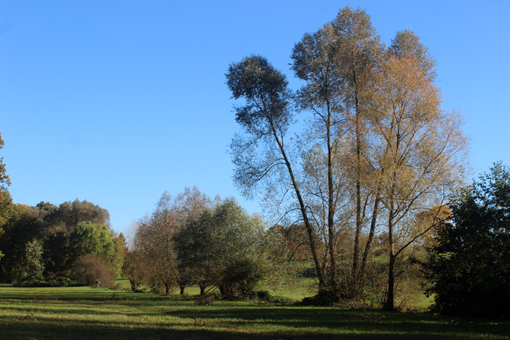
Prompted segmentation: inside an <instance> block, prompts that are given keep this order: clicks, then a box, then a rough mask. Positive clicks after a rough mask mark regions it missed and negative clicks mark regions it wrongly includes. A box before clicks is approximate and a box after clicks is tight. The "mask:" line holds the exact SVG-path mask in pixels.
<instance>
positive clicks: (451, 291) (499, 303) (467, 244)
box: [427, 163, 510, 318]
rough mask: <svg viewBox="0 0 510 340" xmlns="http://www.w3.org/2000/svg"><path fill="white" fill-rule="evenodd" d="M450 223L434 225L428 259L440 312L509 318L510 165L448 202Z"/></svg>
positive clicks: (493, 170) (499, 166) (499, 165)
mask: <svg viewBox="0 0 510 340" xmlns="http://www.w3.org/2000/svg"><path fill="white" fill-rule="evenodd" d="M451 209H452V213H453V223H443V224H442V225H441V226H440V227H439V228H437V230H436V239H435V241H436V245H435V246H434V247H433V248H432V249H431V250H430V264H429V265H428V267H427V268H428V269H429V274H430V280H431V282H432V287H431V288H430V289H429V290H428V292H429V293H430V294H433V296H434V301H435V304H434V308H435V309H436V310H437V311H438V312H440V313H441V314H450V315H463V316H478V317H505V318H510V309H509V308H508V306H509V305H510V168H508V166H505V165H503V164H502V163H496V164H494V166H493V167H492V168H491V169H490V171H489V173H486V174H483V175H481V176H480V177H479V178H478V180H477V181H474V182H473V184H472V185H470V186H469V187H467V188H465V189H464V190H462V191H461V192H460V194H459V195H458V196H457V197H456V198H455V199H454V200H453V201H452V202H451Z"/></svg>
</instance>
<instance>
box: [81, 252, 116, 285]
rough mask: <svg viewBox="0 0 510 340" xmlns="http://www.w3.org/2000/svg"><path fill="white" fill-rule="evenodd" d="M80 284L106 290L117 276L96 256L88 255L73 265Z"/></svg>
mask: <svg viewBox="0 0 510 340" xmlns="http://www.w3.org/2000/svg"><path fill="white" fill-rule="evenodd" d="M73 270H74V273H75V274H76V276H77V278H78V282H79V283H80V284H83V285H87V286H98V287H103V288H106V287H108V286H109V285H110V283H111V282H112V281H113V280H114V279H115V275H114V274H113V273H112V272H111V271H110V270H109V269H108V267H107V265H106V263H105V261H104V260H103V259H101V258H99V257H97V256H96V255H86V256H84V257H82V258H80V259H79V260H77V261H76V262H75V263H74V265H73Z"/></svg>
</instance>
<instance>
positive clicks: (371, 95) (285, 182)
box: [227, 7, 466, 308]
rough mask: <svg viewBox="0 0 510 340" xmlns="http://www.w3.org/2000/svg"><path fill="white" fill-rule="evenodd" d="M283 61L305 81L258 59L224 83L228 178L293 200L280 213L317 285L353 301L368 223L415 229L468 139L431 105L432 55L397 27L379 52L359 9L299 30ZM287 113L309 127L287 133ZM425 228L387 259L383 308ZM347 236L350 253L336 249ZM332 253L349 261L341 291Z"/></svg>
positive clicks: (368, 240)
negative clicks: (304, 250) (401, 259)
mask: <svg viewBox="0 0 510 340" xmlns="http://www.w3.org/2000/svg"><path fill="white" fill-rule="evenodd" d="M292 59H293V64H292V70H293V71H294V72H295V74H296V76H297V77H298V78H300V79H301V80H303V81H305V82H306V84H305V86H303V87H302V88H301V89H300V90H299V91H298V92H297V94H295V95H294V94H292V92H291V91H290V90H289V89H288V82H287V80H286V78H285V76H284V75H283V74H282V73H281V72H279V71H277V70H276V69H275V68H273V67H272V66H271V65H270V64H269V62H268V61H267V60H266V59H265V58H263V57H260V56H251V57H247V58H244V59H243V60H242V61H241V62H239V63H234V64H232V65H231V66H230V68H229V72H228V73H227V85H228V87H229V89H230V90H231V91H232V94H233V97H234V99H244V103H243V104H242V105H241V106H238V107H236V108H235V112H236V121H237V122H238V123H239V124H240V125H241V126H242V127H243V129H244V134H243V135H236V136H235V138H234V140H233V142H232V144H231V150H232V155H233V161H234V164H235V165H236V168H235V176H234V180H235V182H236V184H237V185H238V186H239V187H240V188H241V189H242V190H243V193H244V194H245V195H247V196H252V194H253V192H254V191H255V190H256V189H260V188H261V187H262V188H263V190H264V191H265V193H266V198H270V199H271V201H272V202H276V204H274V205H273V207H274V209H275V210H278V209H279V208H280V207H282V206H284V203H283V202H294V204H293V205H292V204H291V205H290V208H288V209H285V210H284V211H283V212H282V213H281V215H286V216H289V215H293V214H294V213H295V212H299V217H297V216H296V218H297V219H298V220H299V221H294V223H295V224H303V225H304V226H305V229H306V231H307V235H308V240H309V245H310V250H311V254H312V258H313V261H314V264H315V269H316V272H317V276H318V280H319V292H321V291H325V290H334V291H336V292H338V290H340V289H341V290H343V294H342V295H343V296H344V297H347V298H360V297H362V291H363V282H364V275H365V271H366V268H367V263H368V262H369V257H370V254H372V253H373V252H372V250H371V249H372V246H371V245H372V242H373V239H374V237H375V235H376V233H377V232H378V231H377V230H376V227H377V226H378V225H380V224H381V221H384V223H385V225H386V226H388V228H389V234H392V233H393V231H394V230H395V229H394V228H395V227H396V226H398V228H399V230H404V229H405V228H413V227H412V224H413V221H416V218H415V216H414V215H413V214H416V213H419V212H420V211H421V212H423V211H430V209H432V208H434V207H440V206H441V202H439V201H438V200H435V199H433V198H435V197H440V196H441V192H440V189H441V188H445V186H446V184H447V183H453V182H455V181H456V180H457V176H456V175H457V173H456V170H457V169H458V166H459V165H460V164H462V154H463V151H464V150H465V145H466V140H465V138H464V137H463V135H462V132H461V131H460V127H459V126H461V124H460V123H461V122H460V120H459V117H458V116H457V115H456V114H455V113H448V112H443V111H441V110H440V94H439V91H438V90H437V88H436V87H435V85H434V80H435V77H436V72H435V70H434V66H435V61H434V60H433V59H432V58H431V56H430V55H429V53H428V51H427V48H426V47H425V46H423V45H422V44H421V43H420V41H419V39H418V37H417V36H416V35H415V34H414V33H413V32H411V31H410V30H404V31H401V32H398V33H397V36H396V38H395V39H394V40H393V42H392V45H391V46H390V47H389V48H385V47H384V46H383V45H382V44H381V43H380V39H379V36H378V35H377V32H376V30H375V29H374V28H373V27H372V24H371V22H370V17H369V16H368V14H367V13H366V12H365V11H363V10H360V9H357V10H352V9H351V8H350V7H346V8H344V9H341V10H340V12H339V14H338V15H337V17H336V18H335V19H334V20H333V21H331V22H329V23H327V24H326V25H324V26H323V27H322V28H320V29H319V30H318V31H317V32H315V33H313V34H305V35H304V37H303V39H302V40H301V41H300V42H299V43H297V44H296V45H295V47H294V50H293V53H292ZM295 111H300V112H304V113H308V114H309V115H308V116H306V118H305V120H306V121H307V122H308V123H309V124H308V128H307V129H306V130H304V131H298V132H297V133H296V134H295V135H294V136H295V137H294V136H293V137H294V138H289V137H288V136H287V135H288V132H289V130H293V129H295V126H292V127H291V124H292V123H293V119H294V115H293V113H294V112H295ZM403 131H406V134H405V135H403V134H402V133H403ZM293 132H296V131H293ZM296 140H297V143H296ZM296 150H297V152H294V151H296ZM391 176H393V177H391ZM445 191H448V190H445ZM404 192H406V194H404ZM434 195H436V196H434ZM287 207H289V205H287ZM293 216H295V215H293ZM429 227H430V226H429ZM415 229H416V228H415ZM426 229H427V230H429V229H430V228H426ZM422 232H423V233H422ZM425 233H426V230H425V231H423V230H422V231H421V232H419V233H418V234H415V235H414V236H413V237H412V238H411V239H409V240H408V242H410V243H408V242H404V243H403V248H401V249H399V250H397V251H394V252H392V253H391V254H390V259H391V261H390V266H389V279H388V280H389V281H388V285H389V288H390V290H389V291H390V292H389V293H388V294H389V295H388V297H387V301H388V306H389V308H393V305H392V303H393V302H392V301H393V291H394V287H393V284H394V278H393V277H392V275H393V274H392V273H393V270H394V265H395V263H394V260H395V257H397V256H399V255H401V254H403V252H404V250H405V249H407V248H408V247H409V245H411V244H413V242H414V241H416V240H417V239H418V238H419V237H420V236H422V235H424V234H425ZM404 234H406V233H404ZM411 234H412V233H411ZM407 235H410V234H409V233H407ZM416 236H417V238H414V237H416ZM351 238H352V244H351V245H350V249H352V251H351V252H348V251H345V250H342V249H339V248H340V247H339V245H340V244H344V245H345V243H346V242H345V241H346V240H347V241H349V240H350V239H351ZM389 242H390V243H391V242H393V241H391V240H390V241H389ZM390 248H394V243H392V245H391V247H390ZM341 251H343V252H344V254H346V255H348V256H350V257H351V258H352V266H351V270H350V275H347V276H350V277H349V280H348V281H349V283H348V285H346V286H343V287H340V286H339V284H338V283H339V277H338V276H339V275H338V268H339V263H337V260H336V258H337V257H338V256H339V255H340V253H341Z"/></svg>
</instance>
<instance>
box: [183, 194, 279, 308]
mask: <svg viewBox="0 0 510 340" xmlns="http://www.w3.org/2000/svg"><path fill="white" fill-rule="evenodd" d="M174 240H175V243H176V250H177V253H178V259H179V262H180V266H181V267H183V268H187V269H188V270H189V271H190V272H191V273H193V275H194V280H195V281H196V282H199V283H207V284H212V285H214V286H216V287H218V289H219V290H220V292H221V294H222V296H223V297H228V298H231V297H234V296H243V295H247V294H250V292H252V291H253V290H254V288H255V287H256V286H257V285H258V284H261V283H262V282H263V281H264V280H265V281H266V282H269V281H271V278H276V277H277V276H278V275H279V277H280V278H281V277H282V276H284V275H283V274H284V270H283V269H282V266H283V264H284V262H285V259H286V255H287V253H286V246H285V243H284V240H283V238H282V237H281V235H280V233H277V232H274V233H271V232H266V231H265V230H264V224H263V223H262V221H261V220H260V218H259V217H257V216H250V215H248V214H247V213H246V211H244V210H243V209H242V208H241V207H240V206H239V205H238V204H237V203H236V202H235V200H233V199H227V200H225V201H223V202H222V203H221V204H219V205H218V206H217V207H216V208H215V209H214V210H212V209H208V210H205V212H204V213H203V215H202V217H201V218H200V220H199V221H197V222H194V223H190V224H188V225H187V226H186V227H185V228H184V229H183V230H182V231H181V232H180V233H179V234H177V235H176V237H175V238H174Z"/></svg>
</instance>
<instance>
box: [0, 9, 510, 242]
mask: <svg viewBox="0 0 510 340" xmlns="http://www.w3.org/2000/svg"><path fill="white" fill-rule="evenodd" d="M347 5H351V6H352V7H354V8H357V7H360V8H363V9H365V10H366V11H367V13H368V14H369V15H370V16H371V18H372V23H373V25H374V27H375V28H376V29H377V30H378V32H379V34H380V36H381V39H382V41H384V42H385V43H386V44H389V43H390V41H391V39H392V38H393V37H394V36H395V33H396V32H397V31H400V30H403V29H406V28H409V29H411V30H413V31H414V32H415V33H416V34H417V35H418V36H419V37H420V38H421V40H422V42H423V43H424V44H425V45H426V46H428V47H429V51H430V53H431V54H432V55H433V56H434V57H435V59H436V60H437V71H438V73H439V78H440V81H439V82H438V85H439V87H440V88H441V89H442V92H443V108H445V109H453V110H459V111H460V112H461V113H462V114H463V116H464V117H465V120H466V125H465V127H464V131H465V132H466V134H467V135H469V136H470V137H471V154H470V165H471V168H472V170H473V174H474V175H477V174H478V173H480V172H484V171H487V170H488V168H489V167H490V166H491V164H492V163H493V162H495V161H498V160H501V161H503V162H504V163H505V164H507V165H510V149H509V148H510V137H509V136H508V134H507V131H508V129H509V127H510V105H509V104H508V101H509V100H510V81H509V79H510V58H509V56H510V24H509V22H510V20H509V19H508V18H509V17H510V1H506V0H505V1H467V0H463V1H454V0H442V1H431V0H427V1H419V0H416V1H409V0H402V1H389V0H388V1H375V0H374V1H355V2H354V1H351V2H347V1H313V2H312V1H301V0H293V1H290V0H289V1H286V0H279V1H278V0H273V1H262V0H257V1H242V0H241V1H240V0H237V1H212V0H209V1H193V0H189V1H154V0H145V1H141V0H140V1H129V0H117V1H116V0H109V1H96V0H87V1H82V0H75V1H57V0H52V1H28V0H27V1H24V0H2V1H1V2H0V132H1V133H2V138H3V140H4V142H5V147H4V149H3V150H2V151H1V154H0V156H3V157H4V163H5V164H6V167H7V173H8V174H9V175H10V177H11V181H12V185H11V187H10V192H11V194H12V196H13V199H14V201H15V202H16V203H24V204H29V205H35V204H37V203H38V202H40V201H48V202H51V203H53V204H56V205H59V204H61V203H63V202H65V201H73V200H75V199H76V198H78V199H80V200H87V201H90V202H93V203H95V204H98V205H100V206H101V207H103V208H105V209H108V211H109V212H110V215H111V223H112V227H113V228H114V229H115V230H116V231H118V232H120V231H124V230H126V229H127V228H128V227H129V225H130V224H131V221H132V220H136V219H138V218H140V217H142V216H144V215H145V213H147V212H151V211H152V210H153V209H154V207H155V204H156V202H157V201H158V199H159V197H160V196H161V194H162V193H163V191H165V190H168V192H169V193H171V194H174V195H175V194H177V193H179V192H181V191H182V190H183V189H184V187H186V186H189V187H192V186H194V185H196V186H198V187H199V189H200V190H201V191H202V192H205V193H206V194H208V195H210V196H215V195H217V194H219V195H220V196H222V197H225V196H234V197H236V198H237V199H238V200H239V202H240V203H241V204H242V205H243V206H244V207H245V208H247V210H248V211H249V212H250V213H254V212H257V211H259V208H258V204H257V202H256V201H246V200H244V199H243V198H242V197H241V195H240V192H239V191H238V190H237V189H236V188H235V186H234V184H233V182H232V174H233V165H232V163H231V160H230V156H229V155H228V153H227V150H228V144H229V143H230V140H231V138H232V136H233V135H234V133H235V132H236V131H238V127H237V126H236V123H235V121H234V114H233V112H232V105H233V104H234V102H233V100H232V99H231V98H230V93H229V91H228V89H227V87H226V85H225V73H226V71H227V68H228V65H229V64H230V63H232V62H235V61H238V60H240V59H241V58H242V57H244V56H247V55H250V54H260V55H263V56H265V57H267V58H268V59H269V61H270V62H271V63H272V64H273V66H275V67H276V68H278V69H280V70H282V71H284V72H285V73H286V74H287V76H288V77H289V78H290V80H291V86H292V87H293V88H294V89H297V88H298V87H299V86H300V83H299V82H298V81H297V80H296V79H295V78H294V77H293V74H292V72H291V71H290V70H289V63H290V62H291V60H290V54H291V50H292V47H293V46H294V44H295V43H297V42H298V41H299V40H300V39H301V38H302V36H303V34H304V33H305V32H315V31H316V30H317V29H318V28H319V27H320V26H322V25H324V24H325V23H326V22H328V21H330V20H332V19H333V18H334V17H335V16H336V14H337V13H338V10H339V9H340V8H341V7H344V6H347Z"/></svg>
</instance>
